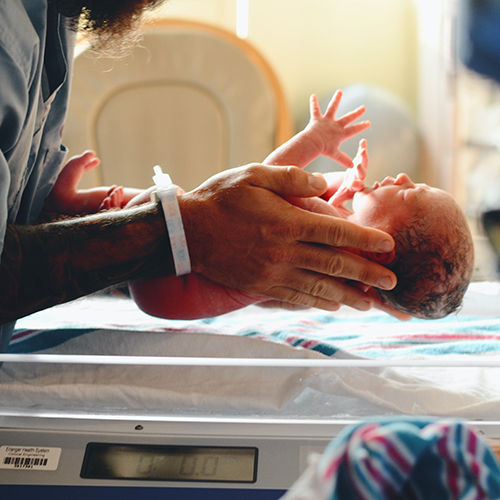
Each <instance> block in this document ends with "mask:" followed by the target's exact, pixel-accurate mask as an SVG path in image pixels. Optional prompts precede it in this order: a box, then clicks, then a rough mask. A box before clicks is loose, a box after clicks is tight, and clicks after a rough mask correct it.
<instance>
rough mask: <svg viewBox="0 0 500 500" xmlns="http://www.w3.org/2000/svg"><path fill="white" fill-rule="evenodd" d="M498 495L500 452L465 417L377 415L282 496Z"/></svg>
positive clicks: (295, 499)
mask: <svg viewBox="0 0 500 500" xmlns="http://www.w3.org/2000/svg"><path fill="white" fill-rule="evenodd" d="M496 498H500V468H499V466H498V463H497V461H496V457H495V455H494V454H493V452H492V451H491V450H490V448H489V447H488V445H487V443H486V442H485V441H484V440H483V439H482V438H480V437H479V436H478V435H477V434H476V433H475V432H474V431H473V430H472V429H471V428H470V427H468V426H467V425H466V424H464V423H462V422H459V421H435V420H429V419H418V420H405V419H388V420H387V419H379V420H372V421H367V422H364V423H361V424H358V425H355V426H352V427H349V428H347V429H345V430H344V432H343V433H341V434H340V435H339V436H338V438H337V439H335V440H334V441H332V443H331V444H330V445H329V446H328V447H327V449H326V450H325V452H324V454H323V455H322V456H321V457H320V458H319V459H318V460H317V461H316V463H313V464H311V465H310V467H309V468H308V470H307V471H306V472H305V473H304V475H303V476H302V477H301V478H300V479H299V480H298V481H297V483H296V484H295V485H294V486H293V487H292V488H291V489H290V491H289V492H288V493H287V494H286V495H285V496H284V497H283V500H306V499H307V500H351V499H352V500H403V499H405V500H406V499H407V500H417V499H419V500H420V499H421V500H469V499H470V500H480V499H496Z"/></svg>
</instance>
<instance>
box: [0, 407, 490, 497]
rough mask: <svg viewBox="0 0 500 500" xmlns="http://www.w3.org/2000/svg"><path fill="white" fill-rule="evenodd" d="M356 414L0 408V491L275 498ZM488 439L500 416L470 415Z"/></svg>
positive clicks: (16, 494) (8, 494) (8, 493)
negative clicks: (36, 412)
mask: <svg viewBox="0 0 500 500" xmlns="http://www.w3.org/2000/svg"><path fill="white" fill-rule="evenodd" d="M352 423H355V421H354V420H336V421H328V422H326V421H324V420H316V421H315V420H301V419H298V420H293V419H261V418H258V419H255V418H239V419H238V418H233V417H231V418H203V417H182V418H180V417H177V416H175V417H171V416H166V417H146V418H138V417H134V416H129V417H123V416H121V417H119V418H118V419H117V418H116V416H115V417H113V416H112V415H108V416H105V415H93V416H91V415H87V416H75V415H71V414H70V415H69V416H68V415H67V416H63V415H60V416H53V415H51V416H49V417H44V416H43V415H41V416H37V417H34V416H22V417H19V416H17V417H16V416H2V417H0V493H1V496H2V498H9V500H18V499H19V500H21V499H23V500H24V499H26V498H37V500H45V499H47V500H68V499H92V500H101V499H102V500H104V499H106V500H114V499H115V498H116V499H117V500H118V499H120V500H123V499H129V498H130V499H132V498H133V499H137V498H140V495H144V494H147V498H148V500H156V499H160V498H161V499H162V500H164V499H172V500H199V499H200V498H204V499H208V500H212V499H217V500H234V499H238V500H253V499H260V500H277V499H279V498H281V497H282V495H283V494H284V493H285V491H286V490H287V489H288V488H290V486H292V484H293V483H294V482H295V480H296V479H297V478H298V477H299V476H300V474H301V473H302V472H303V470H304V469H305V468H306V466H307V457H308V456H309V454H311V453H321V451H323V449H324V448H325V447H326V445H327V444H328V443H329V442H330V441H331V439H332V438H333V437H335V436H336V435H338V433H339V432H340V431H341V430H342V429H343V428H344V427H345V426H346V425H349V424H352ZM473 425H474V427H475V428H476V429H477V430H478V432H480V433H481V434H483V435H485V436H486V437H488V438H490V439H493V440H494V439H498V438H499V437H500V423H499V422H474V423H473Z"/></svg>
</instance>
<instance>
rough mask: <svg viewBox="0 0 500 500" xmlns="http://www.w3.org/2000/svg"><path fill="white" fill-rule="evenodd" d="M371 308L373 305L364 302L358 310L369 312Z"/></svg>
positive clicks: (358, 305) (357, 306) (358, 306)
mask: <svg viewBox="0 0 500 500" xmlns="http://www.w3.org/2000/svg"><path fill="white" fill-rule="evenodd" d="M371 307H372V305H371V304H370V303H369V302H368V301H367V300H362V301H361V302H358V304H357V305H356V309H358V310H359V311H368V310H369V309H371Z"/></svg>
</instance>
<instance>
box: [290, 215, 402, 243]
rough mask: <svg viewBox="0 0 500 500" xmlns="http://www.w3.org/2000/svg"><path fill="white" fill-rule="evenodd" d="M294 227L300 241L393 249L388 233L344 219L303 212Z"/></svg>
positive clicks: (392, 241)
mask: <svg viewBox="0 0 500 500" xmlns="http://www.w3.org/2000/svg"><path fill="white" fill-rule="evenodd" d="M296 228H297V230H298V234H297V238H298V239H299V240H300V241H305V242H310V243H322V244H324V245H329V246H332V247H351V248H356V249H358V250H364V251H367V252H379V253H388V252H391V251H392V250H393V249H394V240H393V239H392V237H391V236H390V235H389V234H387V233H385V232H383V231H380V230H379V229H375V228H371V227H363V226H360V225H358V224H354V223H353V222H349V221H347V220H344V219H334V218H331V217H328V216H324V215H319V214H311V213H308V212H304V213H303V214H302V217H301V218H300V221H297V223H296Z"/></svg>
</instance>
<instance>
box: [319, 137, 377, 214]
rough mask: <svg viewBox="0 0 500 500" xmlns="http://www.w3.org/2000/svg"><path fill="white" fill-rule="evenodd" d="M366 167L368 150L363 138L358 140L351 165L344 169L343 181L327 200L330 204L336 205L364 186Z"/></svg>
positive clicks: (348, 198)
mask: <svg viewBox="0 0 500 500" xmlns="http://www.w3.org/2000/svg"><path fill="white" fill-rule="evenodd" d="M367 168H368V150H367V144H366V140H365V139H361V141H360V142H359V148H358V153H357V155H356V157H355V158H354V160H353V167H352V168H351V169H350V170H346V172H345V174H344V181H343V182H342V184H341V186H340V187H339V189H338V190H337V192H336V193H334V194H333V196H332V197H331V198H330V199H329V200H328V203H330V204H331V205H332V206H334V207H337V206H339V205H341V204H342V203H345V202H346V201H348V200H350V199H352V197H353V196H354V193H357V192H358V191H362V190H363V189H364V187H365V179H366V169H367Z"/></svg>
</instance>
